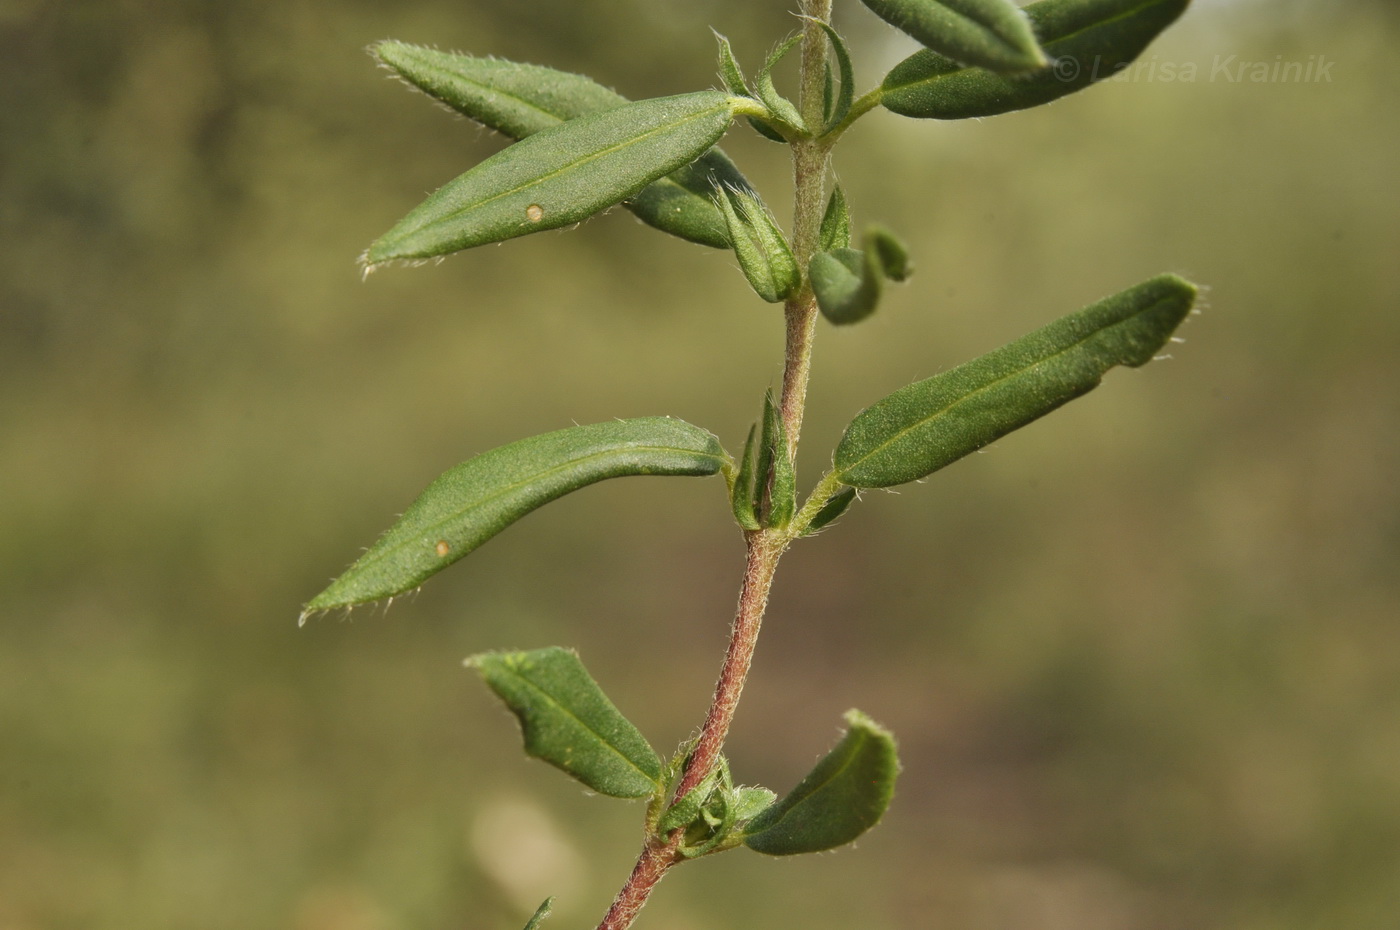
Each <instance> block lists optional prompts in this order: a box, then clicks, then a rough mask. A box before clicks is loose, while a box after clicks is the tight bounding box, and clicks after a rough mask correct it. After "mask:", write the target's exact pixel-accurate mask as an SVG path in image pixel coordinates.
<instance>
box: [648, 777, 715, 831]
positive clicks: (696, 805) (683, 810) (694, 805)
mask: <svg viewBox="0 0 1400 930" xmlns="http://www.w3.org/2000/svg"><path fill="white" fill-rule="evenodd" d="M719 780H720V768H719V767H718V766H717V767H716V768H715V770H714V771H713V772H711V773H710V774H709V776H708V777H707V778H706V779H705V780H704V781H702V782H701V783H700V784H698V785H696V786H695V787H694V788H692V789H690V790H689V791H687V792H686V793H685V796H684V797H682V798H680V799H678V800H676V801H675V802H674V803H673V804H672V805H671V806H670V807H668V808H666V813H664V814H662V815H661V819H660V820H658V821H657V822H656V832H657V833H670V832H671V831H672V830H675V829H677V828H679V827H686V826H689V825H690V824H691V823H693V822H695V821H696V820H698V819H700V811H701V808H703V807H704V806H705V803H706V802H707V801H709V799H710V793H711V792H713V791H714V790H715V785H717V784H718V783H719Z"/></svg>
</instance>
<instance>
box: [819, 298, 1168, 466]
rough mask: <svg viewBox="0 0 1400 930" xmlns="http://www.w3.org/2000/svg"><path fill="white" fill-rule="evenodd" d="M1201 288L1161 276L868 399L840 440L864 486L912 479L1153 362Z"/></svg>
mask: <svg viewBox="0 0 1400 930" xmlns="http://www.w3.org/2000/svg"><path fill="white" fill-rule="evenodd" d="M1195 298H1196V287H1195V285H1193V284H1191V283H1190V282H1188V281H1185V280H1183V279H1181V278H1179V277H1177V276H1175V275H1160V276H1159V277H1156V278H1153V279H1151V280H1150V281H1147V282H1145V283H1143V284H1139V285H1138V286H1137V287H1134V288H1130V289H1129V290H1126V291H1123V292H1122V293H1120V294H1116V295H1114V296H1112V297H1109V298H1106V299H1104V300H1101V301H1099V302H1098V303H1096V304H1093V305H1091V306H1089V307H1086V308H1084V309H1083V310H1080V311H1079V312H1077V313H1072V314H1070V315H1069V316H1066V317H1063V318H1061V319H1059V320H1057V321H1055V322H1054V323H1051V324H1050V325H1048V326H1045V327H1043V328H1041V329H1039V330H1036V331H1035V332H1033V333H1030V334H1029V335H1027V336H1023V337H1022V338H1020V339H1018V340H1016V341H1015V342H1013V343H1011V344H1009V345H1006V346H1003V347H1002V348H1000V349H997V350H996V351H994V352H991V353H989V354H987V355H984V356H982V357H981V358H979V359H976V360H974V361H971V362H968V363H966V364H964V365H960V366H958V367H957V368H954V369H952V370H950V371H946V372H944V373H943V374H940V375H935V376H934V377H932V378H928V379H926V380H924V381H919V382H916V383H914V384H911V385H908V386H907V387H904V388H901V389H900V390H898V391H896V392H894V393H893V394H891V395H889V396H888V397H886V398H885V399H883V400H881V401H879V402H878V403H876V404H874V405H872V406H870V407H868V408H867V409H865V410H864V411H862V412H861V413H860V414H859V415H857V416H856V418H855V419H854V420H852V421H851V424H850V426H848V427H847V428H846V433H845V435H844V436H842V438H841V442H840V444H839V445H838V446H837V448H836V455H835V475H836V477H837V478H838V479H839V480H840V481H841V482H842V483H844V484H847V485H850V486H852V487H858V488H885V487H891V486H893V485H897V484H904V483H905V482H909V481H916V480H918V479H919V478H922V477H924V476H925V475H928V474H930V473H932V472H934V471H937V470H938V469H940V468H942V467H944V466H945V465H949V464H951V463H952V462H955V461H957V460H958V459H960V458H962V457H963V456H964V455H967V454H969V453H971V452H975V451H976V450H977V449H980V448H982V447H983V446H985V445H986V444H987V443H989V442H992V441H994V440H996V439H999V438H1000V437H1002V436H1004V435H1006V434H1007V433H1009V432H1011V431H1013V430H1015V429H1018V428H1020V427H1022V426H1024V425H1026V424H1027V423H1030V422H1031V421H1033V420H1035V419H1037V418H1039V417H1042V416H1044V415H1045V414H1047V413H1049V412H1050V411H1052V410H1054V409H1055V408H1057V407H1059V406H1060V405H1062V404H1064V403H1067V402H1068V401H1070V400H1073V399H1074V398H1076V397H1079V396H1081V395H1082V394H1085V393H1087V392H1088V391H1090V390H1092V389H1093V388H1094V387H1096V386H1097V385H1098V384H1099V382H1100V381H1101V380H1102V379H1103V376H1104V373H1105V372H1107V371H1108V370H1109V369H1110V368H1113V367H1114V366H1117V365H1127V366H1130V367H1138V366H1140V365H1143V364H1146V363H1147V362H1149V361H1151V360H1152V358H1153V356H1154V355H1156V353H1157V352H1158V351H1160V350H1161V348H1162V346H1163V345H1164V344H1165V343H1166V341H1167V339H1168V338H1170V336H1171V334H1172V332H1173V331H1174V330H1175V329H1176V328H1177V326H1178V325H1180V323H1181V321H1182V320H1184V319H1185V318H1186V315H1187V314H1188V313H1189V312H1190V311H1191V307H1192V305H1193V303H1194V302H1195Z"/></svg>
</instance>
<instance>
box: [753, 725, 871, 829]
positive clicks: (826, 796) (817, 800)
mask: <svg viewBox="0 0 1400 930" xmlns="http://www.w3.org/2000/svg"><path fill="white" fill-rule="evenodd" d="M846 724H847V726H848V727H849V729H848V730H847V731H846V735H845V736H844V737H842V739H841V742H839V743H837V744H836V747H835V748H834V749H832V750H831V752H829V753H827V754H826V756H825V757H823V758H822V760H821V761H820V762H818V763H817V764H816V766H815V767H814V768H813V769H812V771H811V772H809V773H808V774H807V777H806V778H804V779H802V781H801V782H800V783H799V784H798V786H797V787H796V788H794V789H792V791H791V792H789V793H788V795H787V797H785V798H783V799H782V800H781V801H779V802H778V803H776V804H774V805H772V806H771V807H769V808H768V809H767V810H765V811H763V813H761V814H759V815H758V816H757V817H755V818H754V819H753V820H752V821H750V822H749V825H748V827H746V828H745V829H746V834H747V835H746V836H745V837H744V843H745V844H746V845H747V846H748V847H749V848H750V849H753V850H755V851H757V852H761V853H767V854H768V855H770V856H790V855H795V854H797V853H809V852H821V851H822V850H826V849H834V848H836V847H837V846H843V845H845V844H846V843H849V842H851V841H852V840H854V839H855V838H856V837H858V836H860V835H861V834H862V833H864V832H865V831H866V830H869V829H870V828H871V827H873V826H874V825H875V824H876V823H877V822H879V820H880V817H881V816H883V815H884V813H885V809H886V808H887V807H889V805H890V798H891V797H893V795H894V781H895V777H896V776H897V775H898V774H899V760H898V758H897V757H896V755H895V746H894V737H893V736H891V735H890V733H889V731H888V730H886V729H884V728H883V727H881V726H880V725H879V724H877V723H876V722H875V721H873V720H871V719H870V718H869V717H867V716H865V715H864V714H862V713H861V712H860V711H858V710H852V711H848V712H847V713H846Z"/></svg>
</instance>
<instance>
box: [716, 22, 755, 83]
mask: <svg viewBox="0 0 1400 930" xmlns="http://www.w3.org/2000/svg"><path fill="white" fill-rule="evenodd" d="M710 31H711V32H714V33H715V39H716V41H718V42H719V74H720V77H721V78H723V79H724V86H725V87H727V88H728V89H729V92H730V93H731V94H733V95H734V96H736V97H752V96H753V91H752V90H750V89H749V82H748V80H747V79H746V78H745V77H744V70H743V69H742V68H740V67H739V60H738V59H737V58H735V57H734V49H733V47H732V46H731V45H730V44H729V39H728V38H726V37H725V36H723V35H720V34H719V33H718V32H715V30H713V29H711V30H710Z"/></svg>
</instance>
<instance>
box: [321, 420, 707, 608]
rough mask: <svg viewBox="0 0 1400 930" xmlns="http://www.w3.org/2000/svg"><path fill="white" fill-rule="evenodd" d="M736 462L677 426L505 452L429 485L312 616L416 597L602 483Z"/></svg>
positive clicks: (554, 436) (603, 432)
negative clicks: (541, 510) (544, 510)
mask: <svg viewBox="0 0 1400 930" xmlns="http://www.w3.org/2000/svg"><path fill="white" fill-rule="evenodd" d="M726 461H727V456H726V455H725V453H724V450H723V449H722V448H720V445H719V440H717V439H716V438H715V437H714V436H712V435H711V434H710V433H708V432H706V431H705V430H702V429H700V428H699V427H696V426H691V425H690V424H689V423H686V422H684V421H682V420H676V419H672V418H670V417H643V418H639V419H635V420H618V421H615V422H611V423H594V424H591V425H588V426H574V427H570V428H568V429H562V430H558V431H556V432H553V433H546V434H544V435H542V436H533V437H531V438H529V439H522V440H519V441H518V442H513V443H511V444H509V445H506V446H501V447H500V448H498V449H493V450H492V451H490V452H485V453H482V454H481V455H478V456H476V457H475V458H473V459H469V460H468V461H466V462H463V463H462V464H460V465H458V466H456V467H455V468H453V469H451V470H449V471H448V472H446V473H445V474H443V475H442V477H440V478H438V479H437V480H436V481H434V482H433V483H432V484H431V485H429V486H428V488H427V490H425V491H424V492H423V493H422V495H420V496H419V498H418V499H417V500H416V501H414V502H413V504H412V506H410V507H409V508H408V510H406V511H405V512H404V514H403V516H402V517H400V518H399V521H398V522H397V523H395V524H394V525H393V527H391V528H390V529H389V531H388V532H387V533H385V534H384V535H383V536H382V537H380V539H379V541H378V542H376V543H375V544H374V545H373V546H372V547H370V550H369V551H368V552H366V553H365V554H364V555H362V556H361V557H360V559H359V560H358V561H357V562H355V564H354V565H352V566H351V567H350V568H349V570H348V571H346V572H345V574H344V575H341V576H340V578H338V579H336V581H335V582H334V583H333V584H332V585H331V586H330V587H329V588H327V589H326V590H324V591H322V592H321V593H320V594H319V595H317V596H316V598H315V599H314V600H312V601H311V602H310V603H309V604H307V605H306V610H307V611H308V612H310V611H317V610H326V609H328V608H331V607H345V606H349V605H351V604H362V603H365V602H366V601H374V600H379V599H380V598H385V597H392V596H394V595H396V594H401V593H403V592H404V591H409V590H412V589H413V588H416V587H418V585H420V584H422V583H423V581H424V580H426V579H427V578H429V577H430V576H432V575H434V574H436V573H437V572H439V571H441V570H442V569H444V568H446V567H447V566H448V565H451V564H452V563H453V562H455V561H457V560H458V559H460V558H462V556H464V555H466V554H467V553H468V552H471V551H472V550H473V549H475V548H476V547H477V546H480V545H481V544H482V543H484V542H486V540H488V539H490V538H491V537H492V536H495V535H496V534H497V533H499V532H501V530H503V529H505V528H506V527H507V526H509V525H510V524H512V523H514V522H515V521H516V520H519V519H520V518H521V517H523V516H525V515H526V514H527V513H529V512H530V511H532V510H534V509H535V508H536V507H539V506H541V505H542V504H546V503H548V502H549V501H552V500H554V499H555V498H558V497H562V496H563V495H565V494H567V493H569V492H570V491H575V490H578V489H579V488H581V487H584V486H585V485H589V484H592V483H594V482H595V481H602V480H603V479H605V478H617V477H621V476H624V475H713V474H715V473H716V472H718V471H719V470H720V469H721V468H722V467H723V466H724V464H725V462H726Z"/></svg>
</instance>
